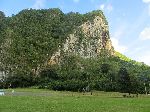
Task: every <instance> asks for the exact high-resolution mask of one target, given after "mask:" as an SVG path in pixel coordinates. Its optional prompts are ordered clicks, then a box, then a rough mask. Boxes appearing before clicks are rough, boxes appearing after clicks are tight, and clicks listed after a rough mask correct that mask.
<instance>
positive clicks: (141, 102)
mask: <svg viewBox="0 0 150 112" xmlns="http://www.w3.org/2000/svg"><path fill="white" fill-rule="evenodd" d="M0 112H150V97H149V96H144V95H140V96H139V97H138V98H123V97H122V94H120V93H110V92H107V93H106V92H94V93H93V95H92V96H91V95H90V93H86V94H85V95H83V94H82V93H76V92H59V91H48V90H38V89H15V92H14V93H11V90H6V95H5V96H0Z"/></svg>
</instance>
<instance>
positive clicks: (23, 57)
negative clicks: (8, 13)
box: [0, 9, 150, 93]
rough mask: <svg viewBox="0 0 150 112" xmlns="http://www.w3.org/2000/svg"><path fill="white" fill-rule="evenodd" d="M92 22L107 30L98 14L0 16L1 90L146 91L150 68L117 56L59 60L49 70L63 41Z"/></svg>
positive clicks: (50, 12)
mask: <svg viewBox="0 0 150 112" xmlns="http://www.w3.org/2000/svg"><path fill="white" fill-rule="evenodd" d="M95 16H101V17H102V18H103V19H104V22H105V24H108V23H107V21H106V19H105V17H104V15H103V13H102V11H93V12H90V13H87V14H79V13H73V12H70V13H68V14H64V13H63V12H62V11H61V10H59V9H42V10H34V9H30V10H27V9H26V10H23V11H21V12H20V13H18V14H17V15H15V16H12V17H5V15H4V14H3V13H2V12H0V52H1V53H0V69H1V70H0V71H3V72H4V73H5V77H4V82H2V81H1V82H0V83H1V85H0V87H1V88H2V87H6V88H7V87H8V86H10V83H11V87H29V86H38V87H39V88H49V89H53V90H69V91H82V90H83V88H84V89H85V90H87V91H88V90H94V89H95V90H102V91H120V92H134V93H137V92H139V93H144V92H145V87H144V85H143V84H144V83H145V86H146V87H147V90H148V89H149V81H150V67H149V66H147V65H145V64H144V63H138V62H136V61H133V60H130V59H128V58H127V57H125V56H123V55H121V54H120V53H116V54H115V55H114V56H110V55H109V56H108V55H107V54H106V52H102V53H101V54H100V55H99V56H98V57H97V58H83V57H80V56H74V55H67V54H64V55H63V58H62V59H61V61H60V63H57V64H55V65H49V64H48V62H49V60H50V58H51V57H52V55H53V54H54V53H55V52H56V51H57V50H58V49H59V48H61V47H62V45H63V43H64V42H65V40H66V38H67V36H68V35H69V34H71V33H72V32H73V31H74V30H75V29H77V28H78V26H80V25H82V24H83V23H84V22H86V21H88V20H89V21H92V20H93V19H94V17H95ZM79 38H82V36H81V37H79ZM122 68H124V70H122ZM122 81H123V82H122ZM129 88H130V89H129Z"/></svg>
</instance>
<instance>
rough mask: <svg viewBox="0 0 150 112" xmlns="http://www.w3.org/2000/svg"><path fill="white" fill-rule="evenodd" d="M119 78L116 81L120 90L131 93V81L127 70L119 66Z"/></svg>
mask: <svg viewBox="0 0 150 112" xmlns="http://www.w3.org/2000/svg"><path fill="white" fill-rule="evenodd" d="M118 75H119V80H118V83H119V85H120V91H121V92H127V93H129V94H130V93H131V82H130V76H129V74H128V72H127V69H126V68H123V67H122V68H120V70H119V72H118Z"/></svg>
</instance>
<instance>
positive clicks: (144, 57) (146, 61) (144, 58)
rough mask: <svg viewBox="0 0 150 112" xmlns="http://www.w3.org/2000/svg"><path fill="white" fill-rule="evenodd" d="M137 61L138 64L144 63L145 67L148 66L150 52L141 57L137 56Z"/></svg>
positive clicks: (149, 63)
mask: <svg viewBox="0 0 150 112" xmlns="http://www.w3.org/2000/svg"><path fill="white" fill-rule="evenodd" d="M137 60H138V61H140V62H144V63H146V64H147V65H150V52H144V53H142V55H139V56H138V58H137Z"/></svg>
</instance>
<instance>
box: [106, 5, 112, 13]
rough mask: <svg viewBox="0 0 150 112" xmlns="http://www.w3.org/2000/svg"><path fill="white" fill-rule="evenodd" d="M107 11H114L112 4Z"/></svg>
mask: <svg viewBox="0 0 150 112" xmlns="http://www.w3.org/2000/svg"><path fill="white" fill-rule="evenodd" d="M106 9H107V11H108V12H109V13H110V12H111V11H113V6H112V5H111V4H108V5H107V7H106Z"/></svg>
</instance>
